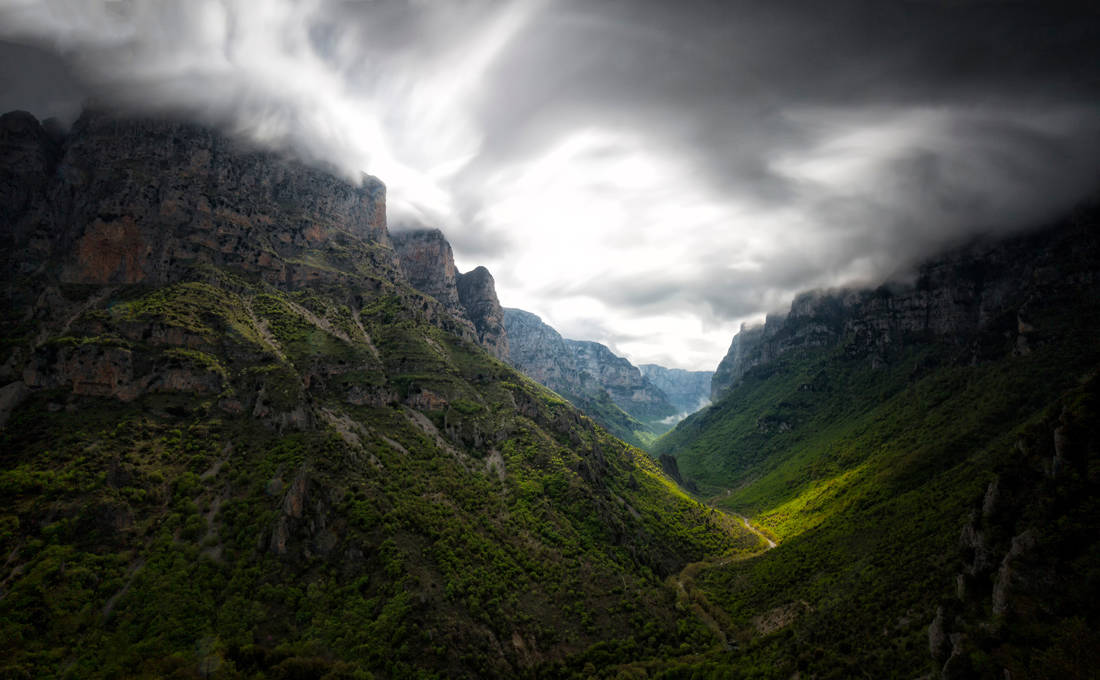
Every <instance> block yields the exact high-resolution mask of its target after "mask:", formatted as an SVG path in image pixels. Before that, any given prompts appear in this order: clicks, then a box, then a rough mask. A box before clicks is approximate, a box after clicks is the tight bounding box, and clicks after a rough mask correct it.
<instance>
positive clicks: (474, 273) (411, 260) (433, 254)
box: [393, 229, 508, 361]
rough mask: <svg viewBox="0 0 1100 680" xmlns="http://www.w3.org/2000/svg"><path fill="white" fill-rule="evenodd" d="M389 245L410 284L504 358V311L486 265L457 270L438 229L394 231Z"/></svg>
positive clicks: (505, 338)
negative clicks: (391, 244) (392, 248)
mask: <svg viewBox="0 0 1100 680" xmlns="http://www.w3.org/2000/svg"><path fill="white" fill-rule="evenodd" d="M393 247H394V250H395V251H396V252H397V256H398V261H399V263H400V266H401V272H402V273H403V274H404V276H405V278H406V279H407V280H408V282H409V283H410V284H411V285H412V287H413V288H416V289H417V290H419V291H420V292H422V293H425V294H427V295H430V296H432V297H433V298H435V299H436V300H438V301H439V302H440V303H442V304H443V306H444V308H446V309H447V310H448V311H449V312H450V313H451V314H453V315H454V316H455V317H457V318H458V319H459V320H461V321H462V322H464V323H468V324H469V329H470V333H471V335H472V336H473V337H474V338H476V339H477V342H478V344H480V345H481V346H482V347H484V348H485V349H486V350H487V351H488V352H489V353H490V354H492V355H493V356H495V357H496V358H498V359H500V360H501V361H504V360H506V359H507V357H508V336H507V333H506V331H505V329H504V313H503V311H502V309H501V306H500V300H498V299H497V292H496V284H495V282H494V281H493V276H492V274H490V273H489V270H488V269H486V268H485V267H476V268H474V269H473V270H471V271H469V272H467V273H465V274H463V273H461V272H459V271H458V270H457V269H456V268H455V259H454V252H453V251H452V250H451V244H450V243H448V242H447V239H446V238H445V237H444V236H443V232H441V231H439V230H438V229H418V230H414V231H401V232H396V233H395V234H394V235H393Z"/></svg>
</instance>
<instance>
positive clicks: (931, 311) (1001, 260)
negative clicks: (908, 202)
mask: <svg viewBox="0 0 1100 680" xmlns="http://www.w3.org/2000/svg"><path fill="white" fill-rule="evenodd" d="M1098 254H1100V238H1098V237H1097V234H1096V232H1095V230H1094V229H1093V228H1092V226H1091V222H1090V219H1089V218H1086V219H1077V218H1074V219H1071V220H1069V221H1068V222H1067V223H1065V224H1063V225H1060V226H1059V228H1056V229H1047V230H1045V231H1043V232H1039V233H1036V234H1033V235H1028V236H1020V237H1016V238H1013V239H1008V240H1004V241H1000V242H997V243H995V244H992V245H990V244H988V243H985V242H977V243H975V244H973V245H971V246H969V247H967V248H963V249H960V250H956V251H952V252H950V253H947V254H945V255H942V256H941V257H939V258H937V259H933V260H931V261H928V262H926V263H925V264H923V265H922V266H921V267H920V268H919V270H918V273H917V277H916V279H915V282H914V283H911V284H910V283H890V284H887V285H883V286H880V287H879V288H877V289H874V290H870V289H865V290H829V291H812V292H808V293H803V294H801V295H799V296H798V297H796V298H795V300H794V301H793V302H792V303H791V307H790V311H789V312H788V313H787V314H786V315H769V316H768V317H767V319H766V320H765V322H764V324H763V325H762V326H760V325H758V326H748V325H742V327H741V330H740V332H739V333H737V335H735V336H734V338H733V341H732V343H731V344H730V349H729V351H728V352H727V354H726V356H725V358H723V359H722V362H721V363H720V364H719V366H718V368H717V370H716V371H715V373H714V378H713V380H712V383H711V385H712V387H711V399H713V400H717V399H718V398H720V397H721V396H722V395H723V394H725V393H726V392H727V391H728V390H729V389H730V388H732V387H733V386H734V385H736V384H737V383H739V382H740V381H741V379H742V378H743V377H744V375H745V373H746V372H748V371H750V370H752V369H753V368H755V367H757V366H762V365H766V364H768V363H770V362H772V361H774V360H775V359H777V358H779V357H781V356H783V355H785V354H787V353H789V352H794V351H804V350H807V349H812V348H819V347H839V346H841V345H842V344H843V347H844V350H845V352H846V353H847V354H848V355H849V356H851V357H853V358H866V359H867V360H868V361H869V362H870V364H871V365H872V366H873V367H882V366H885V365H886V364H888V363H889V359H890V355H891V352H892V351H893V350H894V349H895V348H897V347H900V346H902V345H904V344H905V343H906V342H909V341H911V340H917V339H932V338H935V339H939V340H941V341H945V342H951V343H955V344H957V345H958V346H959V347H960V350H961V351H965V353H966V355H967V357H966V358H967V360H968V361H969V362H971V363H973V362H977V361H981V360H982V359H983V358H986V357H989V356H1000V355H1004V354H1012V353H1015V354H1017V355H1026V354H1029V353H1030V352H1031V351H1032V347H1033V345H1034V343H1035V342H1036V341H1037V340H1041V337H1040V336H1041V333H1039V331H1038V330H1037V329H1036V328H1035V327H1034V325H1033V324H1032V323H1031V322H1029V321H1027V319H1028V318H1029V314H1028V311H1027V309H1028V307H1029V306H1031V305H1042V304H1044V300H1047V299H1050V298H1053V297H1056V296H1057V295H1059V294H1061V291H1063V290H1067V291H1068V290H1071V289H1072V290H1077V289H1079V287H1080V286H1081V285H1082V284H1083V285H1085V286H1091V287H1093V288H1095V287H1096V284H1097V282H1098V281H1100V272H1098V269H1100V266H1098V265H1097V262H1098V261H1100V257H1098Z"/></svg>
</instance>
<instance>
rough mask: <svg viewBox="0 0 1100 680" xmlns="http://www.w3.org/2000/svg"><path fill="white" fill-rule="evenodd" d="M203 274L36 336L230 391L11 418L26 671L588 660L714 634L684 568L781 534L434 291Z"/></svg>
mask: <svg viewBox="0 0 1100 680" xmlns="http://www.w3.org/2000/svg"><path fill="white" fill-rule="evenodd" d="M201 278H202V281H203V282H202V283H200V282H198V281H196V282H191V283H182V284H177V285H174V286H170V287H167V288H164V289H159V290H148V289H146V288H140V287H134V288H129V289H122V290H120V291H117V292H116V293H115V294H114V295H113V296H112V297H111V299H110V300H105V301H104V302H103V304H101V305H99V306H96V307H94V308H92V309H90V310H88V311H86V312H85V313H84V314H83V316H82V317H81V318H80V319H78V320H77V321H76V323H74V324H73V327H72V328H71V329H70V330H69V331H67V334H66V336H64V337H61V338H57V339H55V340H53V341H50V342H47V343H46V344H45V345H44V348H42V349H40V350H39V352H40V353H43V352H44V353H46V355H48V354H49V353H50V352H58V351H61V350H62V349H64V348H66V347H98V346H114V347H124V348H128V349H129V350H130V351H131V352H132V355H133V356H134V357H135V360H134V361H135V363H142V362H153V363H156V364H157V365H158V366H161V367H162V368H163V369H166V370H167V369H173V368H175V369H186V370H189V371H192V372H197V373H198V374H202V375H208V376H209V375H213V376H215V383H216V384H220V385H221V387H220V392H208V393H205V394H195V393H190V392H178V391H171V390H165V391H154V392H152V393H149V394H146V395H144V396H142V397H140V398H138V399H136V400H134V401H131V402H125V403H123V402H119V401H117V400H114V399H108V398H101V397H77V396H74V395H71V394H70V393H69V391H68V390H67V389H57V390H50V391H42V392H38V393H36V394H35V395H34V396H32V397H31V399H30V400H28V401H27V402H26V403H24V404H23V405H22V406H21V407H20V408H19V409H17V410H16V411H15V412H14V413H13V415H12V418H11V420H10V422H9V424H8V426H7V428H6V429H5V430H4V432H3V433H2V434H0V495H2V496H3V498H4V499H5V503H4V508H3V509H2V510H0V554H2V555H4V556H5V567H4V570H3V574H2V579H3V585H2V591H0V640H2V642H0V650H2V651H0V656H2V657H3V659H4V661H3V662H2V663H0V667H2V668H3V671H2V672H3V673H4V674H7V675H9V676H12V677H20V676H21V675H22V676H26V677H96V676H98V677H111V676H119V675H122V676H145V677H163V676H167V675H172V674H175V676H178V677H205V676H208V675H209V676H211V677H259V675H257V674H259V673H263V674H264V677H268V678H272V677H288V678H289V677H321V676H322V675H324V674H325V673H334V675H332V676H329V677H352V675H353V674H354V675H355V677H365V676H364V675H363V674H364V673H366V672H368V671H370V672H373V673H376V674H378V676H379V677H413V676H418V677H432V676H435V675H439V676H446V677H484V676H488V675H503V676H512V675H516V674H533V673H538V674H550V675H562V676H565V677H568V676H570V675H571V674H572V673H574V672H580V671H581V670H583V666H584V664H585V663H591V662H592V660H593V659H595V660H597V661H599V663H600V664H601V665H602V664H610V663H616V662H621V661H625V660H633V659H645V658H663V657H676V656H680V655H683V654H690V653H694V652H696V651H699V650H703V649H706V648H708V647H709V646H710V645H711V644H712V643H713V639H712V637H711V634H710V633H709V631H708V630H707V629H706V628H705V627H704V626H703V625H702V624H701V623H700V622H698V621H697V620H696V619H695V618H694V617H693V616H691V615H690V613H686V612H682V611H678V610H676V608H675V607H674V603H675V595H674V593H672V592H671V591H669V590H668V589H667V588H666V587H665V586H664V584H663V579H664V577H665V576H666V575H667V574H668V573H670V572H672V571H674V570H676V569H678V568H679V566H680V565H681V564H683V563H684V562H687V561H691V560H697V559H702V558H703V557H704V556H708V555H721V554H727V553H728V554H737V553H739V552H744V551H747V550H751V549H754V548H755V547H756V545H757V543H756V539H755V538H754V537H753V536H751V535H750V534H748V533H737V532H733V533H731V532H730V531H729V527H728V526H726V525H725V524H724V523H723V522H722V521H720V520H719V519H718V518H716V516H715V514H714V512H713V511H711V510H709V509H707V508H705V507H702V506H700V505H699V504H698V503H696V502H695V501H693V500H691V499H689V498H687V497H686V496H685V495H683V494H682V493H681V492H679V490H678V489H676V488H675V487H674V486H673V485H672V484H671V483H670V482H669V481H668V480H667V479H666V478H664V477H663V476H662V475H661V474H660V473H659V471H658V469H657V468H656V466H655V465H654V463H653V462H652V461H651V460H650V459H649V458H648V456H646V455H645V454H644V453H642V452H641V451H638V450H637V449H634V448H632V447H629V446H625V445H623V444H622V443H621V442H619V441H617V440H615V439H613V438H611V437H610V436H608V435H607V434H605V433H604V432H603V431H601V430H600V429H598V428H597V427H595V426H593V424H592V423H591V421H589V420H588V419H587V418H585V417H584V416H581V415H580V414H578V413H577V412H576V411H575V410H574V409H573V408H572V407H571V406H569V405H568V404H566V403H565V402H563V401H562V400H560V399H559V398H558V397H557V396H556V395H554V394H553V393H551V392H549V391H548V390H546V389H544V388H542V387H540V386H537V385H535V384H534V383H532V382H531V381H529V380H527V379H525V378H523V377H521V376H520V375H519V374H517V373H516V372H515V371H513V370H511V369H510V368H508V367H506V366H505V365H503V364H501V363H499V362H497V361H495V360H493V359H492V358H491V357H489V356H488V355H487V354H485V353H484V352H482V351H481V350H480V349H479V348H476V347H474V346H472V345H470V344H469V343H466V342H464V341H461V340H459V339H457V338H455V337H454V336H452V335H449V334H447V333H445V332H442V331H440V330H439V329H437V328H435V327H434V326H431V325H429V324H427V323H425V322H424V321H423V320H421V319H420V318H419V317H418V316H417V315H416V314H415V313H414V312H413V311H410V310H413V309H418V308H419V307H420V302H419V298H418V297H417V296H418V294H417V293H415V292H413V291H409V290H407V289H404V290H402V289H398V288H394V287H393V286H391V285H389V284H385V285H377V284H376V286H375V287H376V288H377V291H376V292H375V293H373V294H370V295H367V299H366V300H364V302H363V304H362V307H361V309H359V310H357V312H358V314H356V313H353V312H352V310H351V309H349V301H350V300H352V299H354V297H353V296H351V295H349V294H348V293H347V292H346V290H345V289H344V288H342V287H340V286H330V287H329V288H327V289H325V288H319V289H315V290H312V291H307V292H299V293H293V294H291V293H287V292H283V291H280V290H276V289H273V288H271V287H269V286H266V285H261V284H258V283H255V282H249V281H246V280H242V279H238V278H236V277H235V276H233V275H231V274H227V273H225V272H218V271H206V272H204V273H203V274H202V277H201ZM363 290H364V288H363V287H361V286H360V287H358V288H357V293H358V294H360V295H366V294H365V293H363V292H362V291H363ZM70 292H71V291H70ZM87 293H88V291H77V293H76V294H79V295H81V296H86V295H87ZM357 317H358V318H357ZM360 319H361V325H360ZM318 321H320V324H319V323H318ZM143 327H156V328H160V329H167V330H168V331H170V332H169V333H168V334H167V335H166V336H165V337H168V338H169V340H168V341H164V342H169V344H168V345H165V344H160V343H161V341H153V340H147V339H143V337H147V336H143V335H142V333H141V332H140V331H139V332H138V333H137V334H136V335H134V337H129V336H127V333H128V332H129V331H130V330H133V329H134V328H138V329H141V328H143ZM177 331H178V332H179V333H183V334H184V337H185V338H186V341H185V343H184V345H182V346H181V345H179V344H178V343H177V344H171V338H173V337H178V336H173V335H172V334H171V333H172V332H177ZM135 338H136V339H135ZM352 388H357V389H359V390H361V391H362V393H364V394H383V395H385V394H392V396H391V397H388V398H385V399H383V400H382V403H379V404H378V405H374V406H372V405H369V403H370V402H369V400H367V401H366V402H364V404H363V405H355V404H353V403H349V402H348V399H347V395H348V394H349V390H350V389H352ZM256 393H260V394H262V395H263V396H262V399H261V403H262V407H260V406H257V407H256V408H253V407H252V400H251V399H252V395H254V394H256ZM418 399H419V401H417V400H418ZM360 401H362V400H360ZM409 403H418V404H420V406H419V407H418V409H419V410H414V409H413V408H410V406H408V405H407V404H409ZM296 412H297V413H298V415H297V416H296V415H295V413H296ZM302 412H304V413H305V414H306V416H305V417H306V421H305V425H304V426H303V425H302V420H301V417H302V416H301V413H302ZM296 419H297V420H296ZM295 422H298V423H299V424H298V425H294V423H295ZM596 643H599V644H598V645H597V646H596V647H593V645H595V644H596ZM586 650H588V651H586ZM341 674H343V675H341Z"/></svg>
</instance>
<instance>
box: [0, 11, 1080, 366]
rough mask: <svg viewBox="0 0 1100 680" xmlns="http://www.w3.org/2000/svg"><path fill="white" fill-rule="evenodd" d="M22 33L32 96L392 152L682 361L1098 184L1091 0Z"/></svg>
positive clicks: (430, 208) (494, 241) (23, 19)
mask: <svg viewBox="0 0 1100 680" xmlns="http://www.w3.org/2000/svg"><path fill="white" fill-rule="evenodd" d="M1093 4H1095V3H1093ZM0 38H2V39H5V40H9V41H13V42H18V43H21V44H25V45H31V46H34V47H33V48H31V51H29V52H22V53H14V54H15V56H14V57H13V59H14V60H15V61H16V62H19V63H20V67H18V68H17V67H13V66H12V65H11V63H5V65H4V66H3V67H0V77H3V78H4V79H5V81H4V85H5V87H4V90H6V94H7V95H8V96H6V97H5V98H4V99H3V101H4V102H11V103H10V104H8V107H11V108H14V107H22V108H31V109H38V110H37V111H36V112H39V113H43V112H46V110H47V109H49V108H51V107H52V108H64V104H63V102H64V101H66V97H65V96H64V95H65V93H66V92H67V91H69V90H70V89H71V90H72V91H74V92H79V93H80V96H83V95H84V94H85V93H88V94H94V95H95V96H98V97H101V98H107V99H111V100H115V101H123V102H128V103H129V104H130V105H140V106H142V107H152V108H174V109H184V110H187V111H190V112H192V113H193V114H194V115H197V116H200V117H203V118H204V119H206V120H211V121H215V122H219V123H221V124H224V125H227V126H228V127H230V128H231V129H232V130H234V131H236V132H238V133H240V134H246V135H249V136H251V137H253V138H254V139H257V140H260V141H262V142H265V143H268V144H272V145H278V146H283V147H289V148H291V149H293V150H296V151H298V152H299V153H301V154H302V155H304V156H306V157H307V158H314V159H318V160H323V161H325V162H327V163H333V164H335V165H337V166H338V167H340V168H342V169H343V170H344V171H345V173H346V174H347V175H348V176H356V175H357V173H358V172H359V171H363V170H365V171H367V172H370V173H372V174H376V175H378V176H380V177H381V178H382V179H383V180H384V181H385V182H386V183H387V184H388V185H389V187H390V196H391V207H392V215H391V216H392V218H393V223H394V224H395V225H401V224H414V223H415V224H428V225H431V226H439V227H441V228H443V229H444V230H445V232H446V233H447V234H448V237H449V239H450V240H451V241H452V243H453V245H454V247H455V251H456V256H457V257H458V259H459V261H460V265H461V266H464V267H467V268H468V267H470V266H472V265H473V264H477V263H484V264H487V265H489V266H490V268H491V269H492V271H493V273H494V275H495V277H496V279H497V284H498V288H499V289H500V291H501V295H502V297H503V299H504V301H505V303H506V304H512V305H526V306H529V307H532V308H533V311H536V312H539V313H542V314H543V315H544V316H546V317H547V318H548V320H550V321H552V322H556V323H558V324H559V325H561V326H562V327H563V328H567V329H575V330H579V331H585V332H589V333H592V334H594V335H593V336H592V337H597V336H598V337H599V338H600V339H603V340H605V341H607V342H609V343H610V344H616V345H618V346H621V347H623V348H625V349H626V350H630V349H631V348H633V351H634V352H635V354H636V355H637V356H636V358H638V359H639V360H643V361H644V360H645V359H646V353H648V356H654V357H655V356H658V355H662V356H666V357H667V356H679V357H680V359H679V360H677V362H676V364H677V365H681V366H684V367H693V368H699V367H706V366H707V364H710V365H713V364H714V363H715V362H716V361H717V359H718V358H719V357H720V354H721V352H722V351H724V349H725V347H726V346H727V345H728V342H729V338H728V334H729V332H730V330H731V329H734V328H736V325H737V323H738V322H739V321H740V320H741V319H744V318H746V317H751V316H759V315H761V314H763V313H764V312H766V311H770V310H773V309H776V308H778V307H782V306H783V305H784V304H785V303H786V301H788V300H789V299H790V298H791V297H792V296H793V295H794V294H795V293H796V292H798V291H799V290H802V289H805V288H808V287H815V286H833V285H842V284H846V283H852V282H875V281H876V280H881V279H882V278H883V277H886V276H888V275H890V274H892V273H894V272H899V271H904V270H905V269H906V268H907V267H909V266H910V265H911V264H912V263H913V262H915V261H916V260H918V259H919V258H921V257H924V256H927V255H929V254H931V253H934V252H935V251H937V250H939V249H942V248H944V247H946V246H948V245H951V244H953V243H957V242H960V241H962V240H965V239H967V238H969V237H971V236H973V235H975V234H979V233H989V232H995V233H1002V232H1008V231H1012V230H1016V229H1021V228H1026V227H1027V226H1030V225H1033V224H1036V223H1040V222H1042V221H1044V220H1045V219H1048V218H1050V217H1052V216H1054V215H1056V214H1058V213H1059V212H1061V211H1064V210H1066V209H1067V208H1069V207H1070V206H1072V205H1073V204H1074V203H1075V202H1077V201H1079V200H1080V199H1081V198H1082V197H1084V196H1087V195H1089V194H1090V193H1092V192H1094V191H1095V190H1096V188H1097V186H1098V185H1100V177H1098V173H1097V169H1098V168H1100V105H1098V102H1100V67H1098V66H1097V65H1098V64H1100V9H1098V8H1097V7H1093V6H1090V5H1087V4H1085V3H1069V2H1019V1H1003V2H994V1H981V0H974V1H954V2H948V1H942V2H940V1H933V0H928V1H905V0H899V1H893V2H882V1H880V0H862V1H857V0H836V1H831V2H810V1H806V2H747V1H744V2H739V1H721V2H719V1H704V0H681V1H679V2H668V1H667V0H603V1H601V2H598V3H596V2H589V1H587V0H542V1H538V0H533V1H530V2H523V1H517V2H509V1H506V0H464V1H462V2H449V3H437V2H427V1H426V0H373V1H366V0H364V1H354V0H344V1H338V0H327V1H326V0H307V1H304V2H290V0H252V1H250V2H244V1H242V0H195V1H193V2H186V3H185V2H175V3H173V2H162V3H138V2H128V1H125V0H123V1H121V2H64V1H61V0H45V1H44V2H40V1H37V0H36V1H34V2H32V1H30V0H0ZM5 49H8V50H9V53H10V50H12V49H16V50H18V49H19V48H12V47H4V45H0V56H4V50H5ZM6 61H9V62H10V60H6ZM43 74H48V75H47V76H44V75H43ZM66 79H68V81H71V82H70V83H69V85H71V87H69V85H65V84H61V83H65V82H66ZM49 83H53V85H48V84H49ZM51 88H52V89H51ZM13 93H18V94H13ZM15 99H18V100H21V101H26V102H27V103H26V104H18V103H15V102H14V101H13V100H15ZM68 101H70V102H71V99H70V100H68ZM69 106H71V103H70V104H69ZM46 115H54V114H53V112H49V113H47V114H46ZM684 314H689V315H693V317H694V318H695V319H696V320H697V321H698V324H697V325H696V326H694V327H692V326H691V324H687V323H673V322H671V321H670V318H672V316H674V315H681V316H680V317H677V318H681V319H682V316H683V315H684ZM593 320H597V321H598V323H597V322H594V321H593ZM650 329H651V330H650ZM708 329H710V330H708ZM647 332H650V333H652V335H653V336H654V337H655V338H658V337H659V338H663V339H664V340H663V342H664V343H665V344H666V345H670V346H675V347H678V348H679V349H674V350H668V349H667V348H664V349H662V348H660V347H657V341H656V340H654V343H651V344H650V345H649V346H646V347H642V345H641V344H640V342H639V338H641V337H642V336H644V335H645V334H646V333H647ZM700 332H713V333H714V336H713V338H712V339H710V340H709V341H708V343H705V344H707V346H709V347H711V348H712V351H711V352H710V353H709V355H708V353H707V352H706V351H704V350H703V349H701V348H700V346H699V343H698V342H697V338H694V337H693V336H692V335H691V333H696V334H697V333H700ZM708 337H709V336H708Z"/></svg>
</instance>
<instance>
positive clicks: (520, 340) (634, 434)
mask: <svg viewBox="0 0 1100 680" xmlns="http://www.w3.org/2000/svg"><path fill="white" fill-rule="evenodd" d="M504 325H505V328H506V330H507V333H508V338H509V342H510V350H509V355H508V357H509V361H510V362H511V364H512V365H513V366H515V367H516V368H518V369H519V370H521V371H523V372H524V373H526V374H527V375H529V376H531V377H532V378H533V379H535V380H536V381H537V382H539V383H541V384H543V385H546V386H547V387H549V388H550V389H552V390H554V391H555V392H557V393H558V394H560V395H562V396H563V397H565V398H566V399H568V400H569V401H570V402H571V403H573V404H574V405H576V406H577V407H578V408H580V409H581V410H582V411H584V412H585V413H587V414H588V415H590V416H592V417H593V418H594V419H595V420H596V421H597V422H599V423H600V424H601V425H603V426H604V427H606V428H607V429H608V431H609V432H611V433H612V434H614V435H615V436H617V437H619V438H620V439H622V440H623V441H626V442H629V443H631V444H634V445H635V446H645V445H648V444H649V443H650V442H652V441H653V440H654V439H655V438H656V437H657V436H658V435H660V434H662V433H664V432H667V431H668V430H669V429H670V428H671V426H672V422H673V420H674V419H675V418H676V416H677V414H678V413H679V411H678V410H677V407H676V406H674V405H673V404H672V403H671V402H670V401H669V399H668V397H667V396H666V395H665V394H664V392H662V391H661V390H660V389H658V388H657V387H656V386H654V385H653V383H652V382H651V381H649V380H648V379H647V378H646V377H645V376H644V375H643V374H642V372H641V371H640V370H639V369H638V368H637V367H635V366H633V365H632V364H631V363H630V362H629V361H627V360H626V359H624V358H622V357H620V356H616V355H615V354H614V353H612V351H611V350H609V349H608V348H607V347H605V346H604V345H601V344H600V343H597V342H588V341H581V340H569V339H567V338H563V337H562V336H561V334H559V333H558V332H557V331H556V330H554V329H553V328H551V327H550V326H548V325H546V324H545V323H543V322H542V319H540V318H539V317H538V316H536V315H534V314H531V313H530V312H525V311H523V310H522V309H505V310H504ZM666 421H667V422H666Z"/></svg>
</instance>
